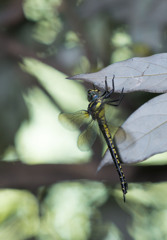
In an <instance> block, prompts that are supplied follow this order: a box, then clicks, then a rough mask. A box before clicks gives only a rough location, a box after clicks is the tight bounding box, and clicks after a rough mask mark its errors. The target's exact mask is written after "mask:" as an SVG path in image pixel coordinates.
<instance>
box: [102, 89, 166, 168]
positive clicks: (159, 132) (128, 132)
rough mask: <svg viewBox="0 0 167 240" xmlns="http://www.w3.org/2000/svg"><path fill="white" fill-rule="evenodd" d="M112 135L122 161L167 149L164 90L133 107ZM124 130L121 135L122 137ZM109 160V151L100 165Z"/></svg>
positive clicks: (149, 155)
mask: <svg viewBox="0 0 167 240" xmlns="http://www.w3.org/2000/svg"><path fill="white" fill-rule="evenodd" d="M122 128H123V130H124V131H121V129H120V130H118V132H117V133H116V135H115V141H116V146H117V148H118V151H119V155H120V157H121V160H122V162H123V163H136V162H141V161H143V160H145V159H147V158H149V157H151V156H152V155H155V154H157V153H162V152H166V151H167V137H166V136H167V93H165V94H162V95H160V96H158V97H155V98H153V99H151V100H150V101H148V102H147V103H145V104H144V105H142V106H141V107H140V108H139V109H138V110H136V111H135V112H134V113H133V114H132V115H131V116H130V117H129V118H128V119H127V120H126V121H125V122H124V123H123V125H122ZM122 133H123V136H121V135H122ZM109 163H112V159H111V156H110V154H109V151H107V153H106V155H105V156H104V158H103V160H102V162H101V164H100V167H99V170H100V168H102V166H104V165H106V164H109Z"/></svg>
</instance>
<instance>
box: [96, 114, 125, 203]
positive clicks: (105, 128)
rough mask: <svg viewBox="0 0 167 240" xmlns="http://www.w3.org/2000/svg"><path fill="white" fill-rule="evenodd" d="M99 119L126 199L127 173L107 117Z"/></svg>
mask: <svg viewBox="0 0 167 240" xmlns="http://www.w3.org/2000/svg"><path fill="white" fill-rule="evenodd" d="M97 121H98V124H99V128H100V130H101V131H102V133H103V136H104V138H105V140H106V143H107V145H108V148H109V151H110V153H111V156H112V158H113V161H114V164H115V166H116V169H117V172H118V174H119V177H120V182H121V188H122V191H123V194H124V200H125V194H126V193H127V188H128V185H127V182H126V179H125V175H124V173H123V170H122V166H121V163H120V160H119V157H118V154H117V151H116V149H115V146H114V143H113V140H112V137H111V133H110V130H109V128H108V125H107V122H106V121H105V117H103V118H99V119H97Z"/></svg>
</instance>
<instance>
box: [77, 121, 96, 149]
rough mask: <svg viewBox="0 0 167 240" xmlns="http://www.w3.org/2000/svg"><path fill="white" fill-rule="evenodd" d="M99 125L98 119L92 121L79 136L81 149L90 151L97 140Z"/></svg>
mask: <svg viewBox="0 0 167 240" xmlns="http://www.w3.org/2000/svg"><path fill="white" fill-rule="evenodd" d="M97 133H98V126H97V122H96V121H93V120H92V121H91V122H90V123H89V125H88V127H87V128H86V129H85V130H84V131H83V132H82V133H81V134H80V135H79V137H78V148H79V149H80V150H81V151H88V150H89V149H90V148H91V147H92V145H93V143H94V142H95V140H96V137H97Z"/></svg>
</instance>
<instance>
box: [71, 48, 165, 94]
mask: <svg viewBox="0 0 167 240" xmlns="http://www.w3.org/2000/svg"><path fill="white" fill-rule="evenodd" d="M114 75H115V78H114V84H115V92H121V91H122V88H124V92H125V93H127V92H134V91H146V92H154V93H164V92H167V53H160V54H155V55H152V56H149V57H142V58H141V57H136V58H131V59H128V60H125V61H121V62H117V63H114V64H111V65H109V66H108V67H106V68H104V69H102V70H101V71H99V72H95V73H88V74H79V75H75V76H73V77H70V78H69V79H73V80H79V79H80V80H84V81H87V82H90V83H93V84H95V85H96V86H98V87H100V88H104V86H105V77H106V76H107V82H108V87H109V89H112V78H113V76H114Z"/></svg>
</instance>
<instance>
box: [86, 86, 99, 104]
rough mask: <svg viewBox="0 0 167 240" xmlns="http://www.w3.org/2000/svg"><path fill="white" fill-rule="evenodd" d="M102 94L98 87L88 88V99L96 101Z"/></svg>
mask: <svg viewBox="0 0 167 240" xmlns="http://www.w3.org/2000/svg"><path fill="white" fill-rule="evenodd" d="M99 95H100V91H99V90H98V89H89V90H88V101H89V102H91V101H94V100H95V99H96V98H98V97H99Z"/></svg>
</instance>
